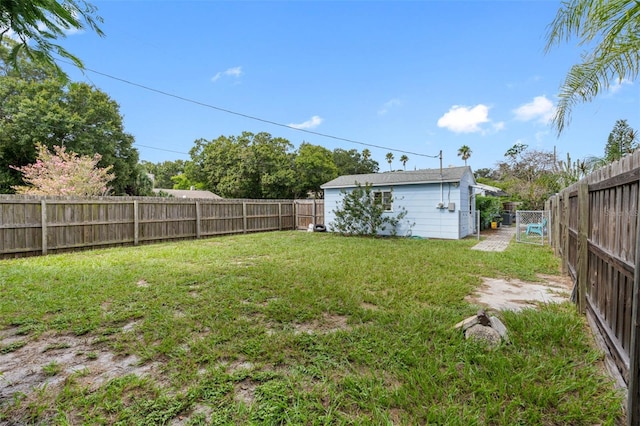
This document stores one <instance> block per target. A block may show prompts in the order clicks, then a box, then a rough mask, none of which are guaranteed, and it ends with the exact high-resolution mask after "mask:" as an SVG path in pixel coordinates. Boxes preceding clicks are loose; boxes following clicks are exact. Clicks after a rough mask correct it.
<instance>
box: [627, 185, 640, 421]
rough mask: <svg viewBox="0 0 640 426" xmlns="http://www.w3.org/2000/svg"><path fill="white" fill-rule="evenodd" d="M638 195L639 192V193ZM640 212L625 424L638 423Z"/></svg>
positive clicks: (639, 403) (639, 215)
mask: <svg viewBox="0 0 640 426" xmlns="http://www.w3.org/2000/svg"><path fill="white" fill-rule="evenodd" d="M639 195H640V194H639ZM639 299H640V214H638V215H636V259H635V268H634V270H633V295H632V296H631V347H630V348H629V383H628V386H627V425H629V426H635V425H637V424H640V376H639V371H640V359H639V358H640V350H638V344H639V342H638V339H640V334H639V332H640V318H639V317H640V312H639V308H640V306H638V304H639V303H638V302H639Z"/></svg>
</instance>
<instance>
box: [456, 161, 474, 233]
mask: <svg viewBox="0 0 640 426" xmlns="http://www.w3.org/2000/svg"><path fill="white" fill-rule="evenodd" d="M473 184H475V180H474V179H473V175H472V174H471V172H466V173H465V174H464V175H463V177H462V179H461V180H460V188H459V191H458V197H459V199H460V209H459V217H460V238H464V237H466V236H467V235H470V234H473V232H474V229H473V224H474V220H475V215H476V205H475V195H474V190H473V188H472V187H471V185H473Z"/></svg>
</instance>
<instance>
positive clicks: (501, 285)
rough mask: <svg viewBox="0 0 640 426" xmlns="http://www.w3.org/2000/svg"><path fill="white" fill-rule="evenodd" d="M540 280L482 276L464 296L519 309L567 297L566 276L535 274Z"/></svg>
mask: <svg viewBox="0 0 640 426" xmlns="http://www.w3.org/2000/svg"><path fill="white" fill-rule="evenodd" d="M538 278H540V279H541V280H542V282H529V281H521V280H517V279H514V280H507V279H503V278H483V283H482V285H481V286H480V288H478V290H477V291H476V293H474V294H472V295H469V296H467V297H466V299H465V300H467V301H468V302H471V303H478V304H481V305H486V306H488V307H490V308H492V309H496V310H510V311H520V310H522V309H524V308H536V307H537V306H538V305H539V304H540V303H562V302H566V301H569V297H570V295H571V287H572V283H571V280H570V279H569V278H568V277H561V276H556V275H542V274H540V275H538Z"/></svg>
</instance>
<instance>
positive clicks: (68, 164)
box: [11, 143, 115, 196]
mask: <svg viewBox="0 0 640 426" xmlns="http://www.w3.org/2000/svg"><path fill="white" fill-rule="evenodd" d="M36 149H37V150H38V157H37V159H36V162H35V163H33V164H29V165H26V166H22V167H14V166H11V167H12V168H13V169H15V170H18V171H20V172H22V174H23V175H24V176H23V181H24V182H25V183H26V184H27V185H24V186H13V187H12V188H13V189H15V191H16V193H17V194H28V195H76V196H94V195H105V194H106V193H107V192H108V190H109V188H108V187H107V184H108V183H109V182H110V181H112V180H113V179H114V178H115V175H114V174H112V173H109V172H110V170H111V168H112V167H113V166H109V167H105V168H100V167H98V162H99V161H100V159H101V158H102V156H101V155H100V154H95V155H94V156H93V157H89V156H86V155H78V154H76V153H75V152H66V150H65V147H59V146H54V147H53V152H51V151H49V150H48V149H47V147H46V146H44V145H42V144H40V143H38V144H36Z"/></svg>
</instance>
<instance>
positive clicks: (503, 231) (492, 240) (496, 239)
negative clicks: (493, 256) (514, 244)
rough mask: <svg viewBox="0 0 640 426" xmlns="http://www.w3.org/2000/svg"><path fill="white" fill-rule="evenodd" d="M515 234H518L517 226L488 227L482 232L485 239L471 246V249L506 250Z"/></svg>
mask: <svg viewBox="0 0 640 426" xmlns="http://www.w3.org/2000/svg"><path fill="white" fill-rule="evenodd" d="M514 235H516V227H515V226H501V227H500V228H498V229H488V230H486V231H484V232H482V233H481V234H480V236H481V237H485V238H484V240H482V241H480V242H479V243H478V244H476V245H475V246H473V247H471V250H482V251H505V249H506V248H507V246H508V245H509V242H510V241H511V240H512V239H513V236H514Z"/></svg>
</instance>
